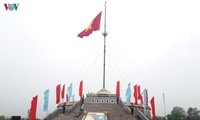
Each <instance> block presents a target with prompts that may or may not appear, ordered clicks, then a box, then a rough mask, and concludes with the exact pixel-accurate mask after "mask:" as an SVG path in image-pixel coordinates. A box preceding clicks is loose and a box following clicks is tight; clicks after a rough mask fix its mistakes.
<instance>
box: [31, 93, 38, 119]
mask: <svg viewBox="0 0 200 120" xmlns="http://www.w3.org/2000/svg"><path fill="white" fill-rule="evenodd" d="M37 100H38V96H35V97H33V99H32V101H31V109H30V120H36V110H37Z"/></svg>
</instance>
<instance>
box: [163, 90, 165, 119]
mask: <svg viewBox="0 0 200 120" xmlns="http://www.w3.org/2000/svg"><path fill="white" fill-rule="evenodd" d="M163 104H164V116H165V118H166V107H165V94H164V93H163Z"/></svg>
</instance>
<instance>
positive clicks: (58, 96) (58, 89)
mask: <svg viewBox="0 0 200 120" xmlns="http://www.w3.org/2000/svg"><path fill="white" fill-rule="evenodd" d="M59 103H60V84H59V85H57V86H56V104H59Z"/></svg>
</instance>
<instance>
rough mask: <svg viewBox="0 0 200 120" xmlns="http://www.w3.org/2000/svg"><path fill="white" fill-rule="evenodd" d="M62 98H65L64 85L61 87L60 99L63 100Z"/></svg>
mask: <svg viewBox="0 0 200 120" xmlns="http://www.w3.org/2000/svg"><path fill="white" fill-rule="evenodd" d="M64 97H65V85H63V88H62V92H61V98H62V99H64Z"/></svg>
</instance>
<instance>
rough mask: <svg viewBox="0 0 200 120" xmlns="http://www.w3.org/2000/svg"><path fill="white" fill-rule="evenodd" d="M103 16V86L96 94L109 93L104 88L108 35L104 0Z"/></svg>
mask: <svg viewBox="0 0 200 120" xmlns="http://www.w3.org/2000/svg"><path fill="white" fill-rule="evenodd" d="M104 6H105V17H104V31H103V33H102V35H103V37H104V57H103V88H102V89H101V90H100V91H99V92H97V94H110V93H111V92H109V91H108V90H107V89H106V86H105V84H106V36H107V35H108V32H107V31H106V2H105V5H104Z"/></svg>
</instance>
